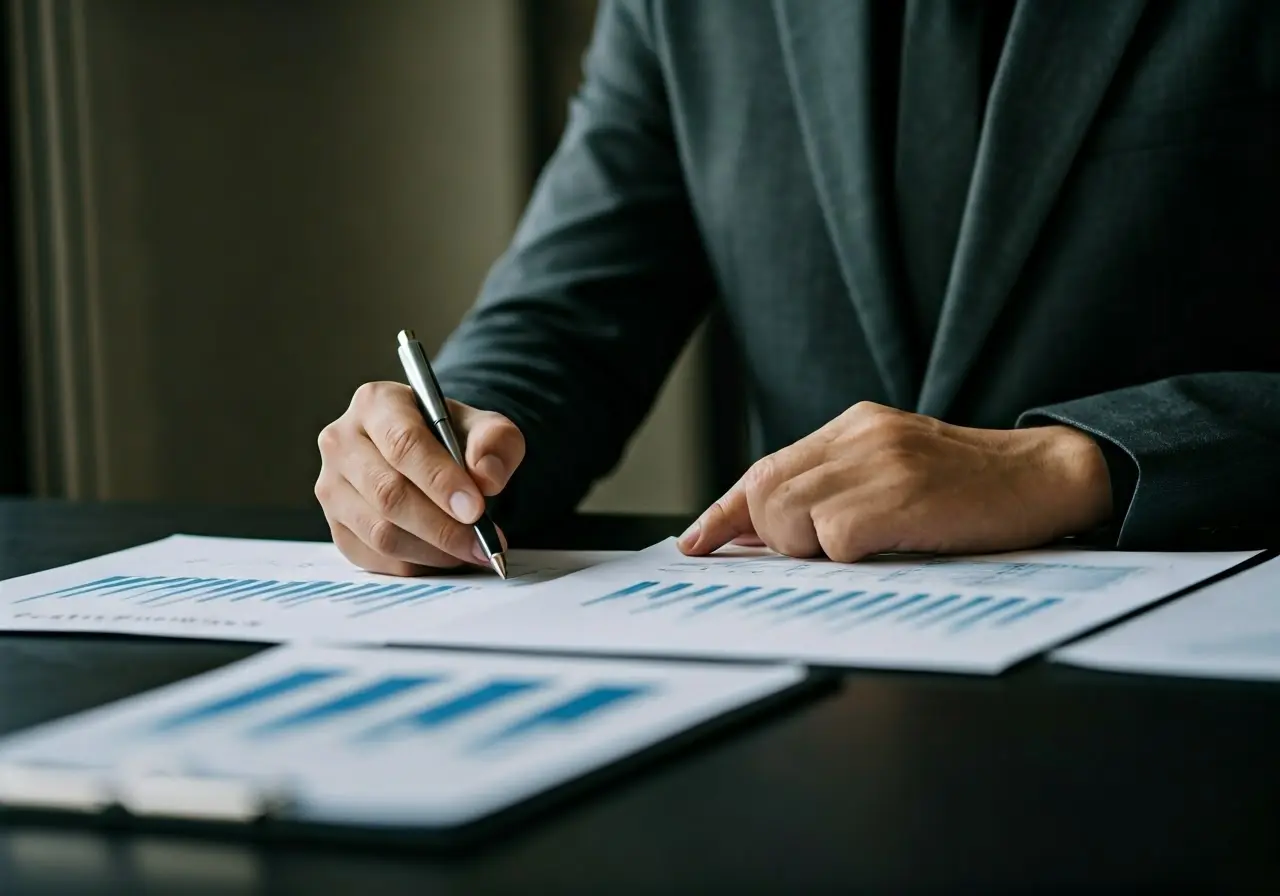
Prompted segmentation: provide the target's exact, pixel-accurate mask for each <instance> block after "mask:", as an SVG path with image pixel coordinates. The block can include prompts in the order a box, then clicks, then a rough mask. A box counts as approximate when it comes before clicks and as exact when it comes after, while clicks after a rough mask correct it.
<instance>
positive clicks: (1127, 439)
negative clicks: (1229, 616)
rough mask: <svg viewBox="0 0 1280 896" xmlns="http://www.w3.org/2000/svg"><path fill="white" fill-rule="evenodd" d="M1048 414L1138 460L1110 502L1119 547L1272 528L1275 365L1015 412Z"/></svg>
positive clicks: (1277, 401)
mask: <svg viewBox="0 0 1280 896" xmlns="http://www.w3.org/2000/svg"><path fill="white" fill-rule="evenodd" d="M1046 422H1058V423H1065V424H1068V425H1070V426H1075V427H1076V428H1078V429H1081V430H1084V431H1085V432H1088V433H1090V434H1091V435H1093V436H1094V437H1095V438H1098V439H1099V440H1106V441H1107V442H1109V443H1111V444H1112V445H1114V446H1115V447H1116V448H1118V449H1119V450H1120V451H1121V452H1123V454H1124V455H1127V456H1128V458H1129V459H1130V460H1131V462H1132V463H1133V464H1134V465H1135V466H1136V474H1137V477H1136V482H1134V483H1133V489H1132V497H1131V498H1129V500H1128V505H1127V507H1117V522H1118V527H1117V531H1116V533H1115V535H1114V537H1113V538H1112V543H1113V544H1114V545H1115V546H1117V547H1120V548H1123V549H1130V550H1140V549H1147V550H1159V549H1162V548H1169V547H1174V546H1177V545H1181V544H1184V543H1188V542H1190V541H1194V540H1195V538H1196V537H1197V535H1199V534H1203V535H1207V536H1209V537H1212V538H1218V539H1223V538H1225V539H1226V540H1228V541H1234V542H1238V543H1240V544H1241V545H1245V546H1251V547H1266V546H1267V545H1266V544H1265V543H1264V542H1265V540H1266V539H1267V538H1268V537H1269V536H1271V535H1273V534H1274V533H1275V531H1276V528H1277V527H1276V525H1275V522H1274V519H1275V515H1276V511H1275V505H1276V498H1277V496H1280V373H1254V372H1240V373H1199V374H1188V375H1184V376H1177V377H1172V378H1170V379H1165V380H1160V381H1158V382H1154V383H1149V384H1145V385H1140V386H1133V387H1131V388H1127V389H1119V390H1116V391H1114V392H1105V393H1102V394H1100V395H1093V396H1090V397H1087V398H1080V399H1076V400H1073V401H1066V402H1062V403H1061V404H1054V405H1048V406H1046V407H1041V408H1035V409H1033V410H1030V411H1027V412H1026V413H1024V414H1023V415H1022V416H1021V417H1019V419H1018V425H1019V426H1026V425H1036V424H1043V423H1046ZM1113 454H1114V452H1113ZM1108 462H1109V464H1111V463H1113V461H1112V459H1111V458H1110V457H1109V459H1108ZM1113 478H1114V476H1113ZM1122 478H1123V477H1122Z"/></svg>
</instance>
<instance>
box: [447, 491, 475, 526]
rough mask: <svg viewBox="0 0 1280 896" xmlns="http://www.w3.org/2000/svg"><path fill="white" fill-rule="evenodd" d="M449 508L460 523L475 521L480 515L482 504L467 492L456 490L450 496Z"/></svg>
mask: <svg viewBox="0 0 1280 896" xmlns="http://www.w3.org/2000/svg"><path fill="white" fill-rule="evenodd" d="M449 509H450V510H451V511H452V512H453V516H454V519H456V520H457V521H458V522H460V523H474V522H475V521H476V518H477V517H479V516H480V505H479V503H478V502H477V501H476V499H475V498H473V497H471V496H470V495H469V494H467V493H466V492H454V493H453V496H452V497H450V498H449Z"/></svg>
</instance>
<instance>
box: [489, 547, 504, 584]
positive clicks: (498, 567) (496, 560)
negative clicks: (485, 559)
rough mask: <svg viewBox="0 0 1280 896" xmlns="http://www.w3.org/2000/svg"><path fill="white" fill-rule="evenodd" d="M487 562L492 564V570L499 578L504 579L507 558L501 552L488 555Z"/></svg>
mask: <svg viewBox="0 0 1280 896" xmlns="http://www.w3.org/2000/svg"><path fill="white" fill-rule="evenodd" d="M489 562H490V563H491V564H492V565H493V571H494V572H496V573H497V574H498V577H499V578H503V579H505V578H506V577H507V558H506V557H504V556H502V554H501V552H499V553H497V554H494V555H493V556H492V557H490V558H489Z"/></svg>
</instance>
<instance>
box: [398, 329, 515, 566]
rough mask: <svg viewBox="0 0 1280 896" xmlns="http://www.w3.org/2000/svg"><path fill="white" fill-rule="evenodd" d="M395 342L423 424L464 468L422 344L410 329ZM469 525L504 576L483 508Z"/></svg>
mask: <svg viewBox="0 0 1280 896" xmlns="http://www.w3.org/2000/svg"><path fill="white" fill-rule="evenodd" d="M396 341H397V342H399V347H398V348H397V349H396V353H397V354H398V355H399V356H400V364H401V366H403V367H404V375H405V376H406V377H408V379H409V387H410V388H411V389H413V396H414V398H416V399H417V402H418V410H420V411H421V412H422V416H423V417H425V418H426V420H427V425H428V426H430V427H431V431H432V432H433V433H435V436H436V438H437V439H439V440H440V442H441V443H442V444H443V445H444V447H445V448H446V449H447V450H448V452H449V454H451V455H452V456H453V459H454V460H455V461H457V462H458V466H460V467H462V469H463V470H466V468H467V460H466V456H465V455H464V454H463V453H462V446H461V445H460V444H459V443H458V436H457V435H456V434H455V433H454V431H453V420H452V418H450V416H449V407H448V405H446V404H445V401H444V395H442V394H441V392H440V384H439V383H438V382H437V381H436V375H435V373H434V372H433V371H432V370H431V362H430V361H428V360H427V353H426V352H425V351H424V350H423V348H422V343H421V342H419V341H418V340H417V339H415V338H414V335H413V330H401V331H400V334H399V335H398V336H397V337H396ZM473 528H474V529H475V530H476V538H477V539H478V540H479V542H480V549H481V550H483V551H484V555H485V556H486V557H487V558H488V559H489V565H490V566H492V567H493V571H494V572H496V573H497V574H498V575H499V576H501V577H502V578H504V579H505V578H506V577H507V558H506V555H504V554H503V552H502V539H501V538H499V537H498V529H497V527H496V526H494V524H493V520H492V519H490V518H489V512H488V511H487V510H485V511H483V512H482V513H481V514H480V519H478V520H476V521H475V523H474V526H473Z"/></svg>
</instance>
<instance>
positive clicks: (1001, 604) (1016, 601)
mask: <svg viewBox="0 0 1280 896" xmlns="http://www.w3.org/2000/svg"><path fill="white" fill-rule="evenodd" d="M1025 603H1026V600H1024V599H1023V598H1021V597H1009V598H1006V599H1004V600H1002V601H998V602H997V603H994V604H992V605H991V606H989V607H987V608H986V609H984V610H982V611H980V612H978V613H974V614H973V615H972V616H969V617H967V618H965V619H961V620H959V621H958V622H956V623H955V624H954V625H952V626H951V631H952V632H962V631H964V630H965V629H967V628H968V627H969V626H971V625H973V624H974V623H975V622H980V621H981V620H983V619H986V618H987V617H988V616H993V615H995V614H996V613H1000V612H1003V611H1004V610H1008V609H1010V608H1012V607H1016V606H1020V605H1021V604H1025Z"/></svg>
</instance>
